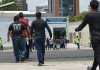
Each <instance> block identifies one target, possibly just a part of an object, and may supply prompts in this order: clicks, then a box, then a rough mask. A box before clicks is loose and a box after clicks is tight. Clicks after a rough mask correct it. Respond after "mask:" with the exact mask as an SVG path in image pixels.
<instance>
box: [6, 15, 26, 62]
mask: <svg viewBox="0 0 100 70" xmlns="http://www.w3.org/2000/svg"><path fill="white" fill-rule="evenodd" d="M23 30H24V27H23V25H21V24H20V23H19V16H15V17H14V22H13V23H12V24H10V26H9V28H8V35H7V36H8V37H7V41H10V37H11V39H12V43H13V48H14V55H15V58H16V62H19V61H22V60H23V59H24V55H25V49H26V48H25V45H26V41H25V40H24V38H23V37H22V31H23ZM23 47H24V48H23Z"/></svg>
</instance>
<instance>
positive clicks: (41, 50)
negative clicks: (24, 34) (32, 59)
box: [35, 38, 45, 63]
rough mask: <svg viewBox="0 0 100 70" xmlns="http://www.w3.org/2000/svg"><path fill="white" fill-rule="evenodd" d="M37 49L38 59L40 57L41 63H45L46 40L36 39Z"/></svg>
mask: <svg viewBox="0 0 100 70" xmlns="http://www.w3.org/2000/svg"><path fill="white" fill-rule="evenodd" d="M35 47H36V50H37V57H38V61H39V63H44V55H45V38H36V39H35Z"/></svg>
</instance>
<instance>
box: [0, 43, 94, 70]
mask: <svg viewBox="0 0 100 70" xmlns="http://www.w3.org/2000/svg"><path fill="white" fill-rule="evenodd" d="M45 60H46V61H45V65H44V66H42V67H39V66H37V64H38V63H37V60H36V51H34V52H33V53H31V59H30V60H29V61H26V62H24V63H14V56H13V51H12V50H6V51H5V50H4V51H0V70H87V66H91V65H92V60H93V51H92V49H90V48H86V47H82V48H81V50H78V49H77V48H76V47H75V46H74V45H72V44H69V45H68V48H67V49H62V50H50V51H46V59H45Z"/></svg>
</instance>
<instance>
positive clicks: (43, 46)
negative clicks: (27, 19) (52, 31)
mask: <svg viewBox="0 0 100 70" xmlns="http://www.w3.org/2000/svg"><path fill="white" fill-rule="evenodd" d="M41 47H42V64H44V56H45V39H44V38H42V39H41Z"/></svg>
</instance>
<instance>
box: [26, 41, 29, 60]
mask: <svg viewBox="0 0 100 70" xmlns="http://www.w3.org/2000/svg"><path fill="white" fill-rule="evenodd" d="M29 50H30V49H29V45H28V44H27V43H26V52H25V58H26V59H28V58H29Z"/></svg>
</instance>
